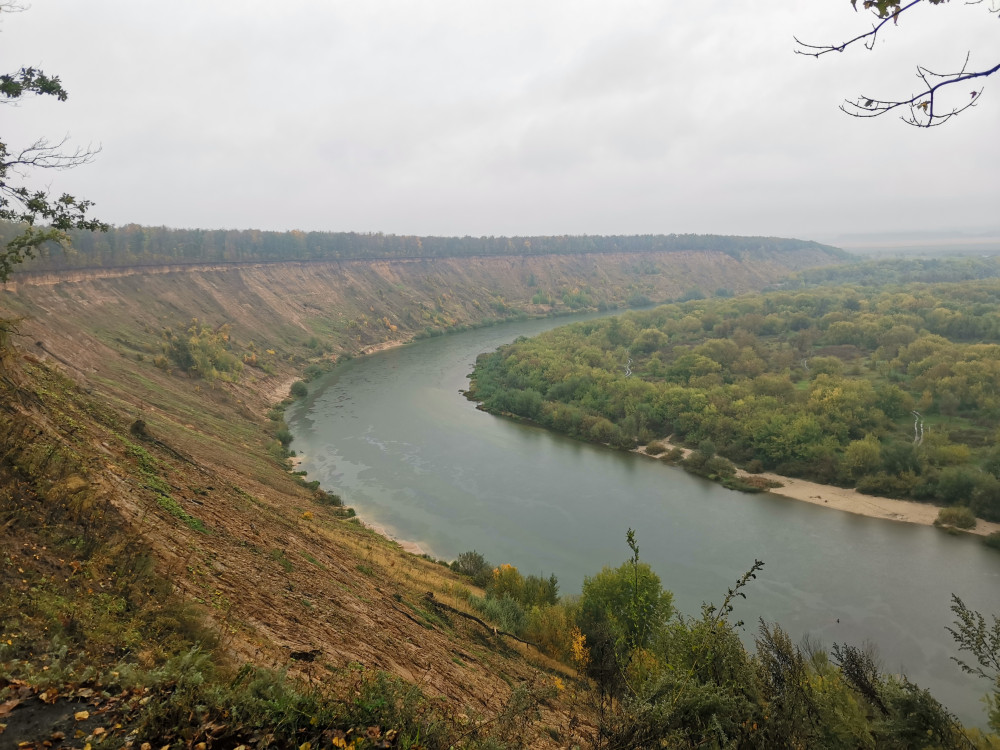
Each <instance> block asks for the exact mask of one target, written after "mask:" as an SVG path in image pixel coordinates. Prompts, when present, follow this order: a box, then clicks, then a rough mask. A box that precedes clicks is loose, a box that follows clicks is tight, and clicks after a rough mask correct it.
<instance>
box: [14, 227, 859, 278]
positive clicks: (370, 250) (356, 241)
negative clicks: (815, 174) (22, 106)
mask: <svg viewBox="0 0 1000 750" xmlns="http://www.w3.org/2000/svg"><path fill="white" fill-rule="evenodd" d="M19 230H20V227H18V226H17V225H15V224H9V223H7V224H4V223H0V246H3V245H5V244H6V243H7V242H8V241H9V240H10V239H12V238H13V237H14V236H16V234H17V233H18V232H19ZM68 234H69V237H70V242H69V245H68V251H67V252H60V251H58V250H54V249H53V248H49V251H48V252H45V253H43V254H42V257H39V258H35V259H33V260H30V261H27V262H26V263H25V264H24V266H23V270H55V269H65V268H92V267H99V268H101V267H103V268H112V267H116V266H136V265H158V264H164V263H236V262H256V261H290V260H373V259H403V258H446V257H466V256H467V257H481V256H496V255H516V256H524V255H552V254H560V255H565V254H583V253H645V252H691V251H717V252H723V253H727V254H729V255H731V256H733V257H736V258H742V257H746V256H749V257H754V256H758V255H765V254H773V253H784V252H796V251H802V250H810V249H813V250H821V251H823V252H825V253H830V254H833V255H834V256H836V257H843V258H846V257H848V255H847V253H844V252H843V251H840V250H837V249H836V248H832V247H829V246H827V245H821V244H819V243H817V242H809V241H803V240H794V239H781V238H776V237H725V236H719V235H698V234H669V235H636V236H606V237H605V236H586V235H583V236H568V235H561V236H552V237H417V236H412V235H394V234H382V233H381V232H378V233H359V232H300V231H291V232H264V231H258V230H254V229H246V230H235V229H214V230H206V229H169V228H167V227H144V226H139V225H138V224H126V225H125V226H122V227H115V228H112V229H111V230H110V231H108V232H103V233H102V232H88V231H78V230H71V231H69V233H68Z"/></svg>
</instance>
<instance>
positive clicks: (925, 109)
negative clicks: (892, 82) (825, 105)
mask: <svg viewBox="0 0 1000 750" xmlns="http://www.w3.org/2000/svg"><path fill="white" fill-rule="evenodd" d="M922 2H925V0H911V2H909V3H906V4H905V5H903V4H894V3H888V9H883V12H882V13H880V12H879V11H878V9H873V11H872V12H873V15H874V16H875V18H876V22H875V23H874V24H873V25H872V28H871V29H870V30H869V31H866V32H865V33H863V34H858V35H857V36H855V37H853V38H851V39H848V40H846V41H844V42H842V43H840V44H822V45H820V44H807V43H805V42H803V41H802V40H800V39H799V38H797V37H796V38H795V43H796V44H797V45H798V46H799V49H796V50H795V54H797V55H806V56H808V57H815V58H819V57H821V56H823V55H826V54H828V53H830V52H843V51H844V50H846V49H847V48H848V47H850V46H852V45H856V44H859V43H860V44H861V45H863V46H864V47H865V48H866V49H868V50H871V49H873V48H874V46H875V42H876V40H877V39H878V35H879V33H881V32H882V30H883V28H884V27H885V26H886V25H887V24H888V23H889V22H890V21H891V22H892V25H893V26H896V25H898V23H899V17H900V15H902V14H903V13H905V12H906V11H908V10H910V9H912V8H913V7H915V6H917V5H919V4H920V3H922ZM932 2H933V0H932ZM982 2H983V0H967V2H966V5H979V4H981V3H982ZM871 5H874V3H872V4H868V3H866V4H865V7H871ZM893 5H895V8H894V9H892V6H893ZM989 12H990V13H1000V0H992V1H991V4H990V6H989ZM969 59H970V54H966V56H965V62H964V64H963V65H962V67H961V69H959V70H958V71H957V72H953V73H935V72H934V71H932V70H930V69H928V68H925V67H923V66H919V65H918V66H917V78H919V79H920V81H921V83H922V86H921V88H920V90H919V91H918V92H917V93H915V94H913V95H912V96H910V97H909V98H907V99H879V98H877V97H873V96H864V95H862V96H859V97H858V98H857V99H854V100H853V101H851V100H848V101H845V102H844V103H843V104H841V105H840V109H841V110H842V111H843V112H846V113H847V114H849V115H851V116H852V117H859V118H867V117H878V116H880V115H884V114H886V113H887V112H892V111H894V110H897V109H903V110H904V114H903V115H902V117H901V119H902V120H903V121H904V122H906V123H907V124H909V125H913V126H915V127H921V128H930V127H934V126H937V125H943V124H944V123H946V122H947V121H948V120H950V119H951V118H952V117H954V116H955V115H957V114H960V113H961V112H964V111H965V110H967V109H969V108H970V107H974V106H975V105H976V103H977V102H978V101H979V99H980V97H981V96H982V93H983V90H984V88H983V86H978V88H975V87H974V88H972V90H970V91H969V94H968V98H965V94H964V93H963V94H956V96H955V97H951V101H952V102H954V103H951V104H946V103H944V102H942V101H941V99H942V98H944V94H945V93H946V92H947V93H949V94H952V93H954V92H955V91H956V90H955V89H949V88H948V87H951V86H955V85H956V84H961V83H966V82H969V81H973V80H976V79H979V78H987V77H989V76H991V75H993V74H994V73H996V72H998V71H1000V63H998V64H997V65H994V66H993V67H991V68H984V69H981V70H970V69H969Z"/></svg>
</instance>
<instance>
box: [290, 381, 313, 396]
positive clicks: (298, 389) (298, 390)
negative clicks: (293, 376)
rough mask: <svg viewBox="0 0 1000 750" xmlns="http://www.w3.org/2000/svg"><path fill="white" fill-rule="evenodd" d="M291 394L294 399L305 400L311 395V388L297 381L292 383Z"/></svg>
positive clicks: (303, 382)
mask: <svg viewBox="0 0 1000 750" xmlns="http://www.w3.org/2000/svg"><path fill="white" fill-rule="evenodd" d="M290 393H291V394H292V397H293V398H305V397H306V396H308V395H309V386H307V385H306V384H305V381H303V380H296V381H295V382H294V383H292V387H291V390H290Z"/></svg>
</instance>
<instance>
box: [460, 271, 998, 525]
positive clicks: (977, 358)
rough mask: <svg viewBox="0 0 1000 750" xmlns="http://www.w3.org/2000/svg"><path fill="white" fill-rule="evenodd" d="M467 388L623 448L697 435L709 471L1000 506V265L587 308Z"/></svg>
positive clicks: (494, 406)
mask: <svg viewBox="0 0 1000 750" xmlns="http://www.w3.org/2000/svg"><path fill="white" fill-rule="evenodd" d="M949 272H950V271H949ZM848 273H853V271H850V270H849V271H848ZM470 395H471V396H472V397H473V398H475V399H477V400H479V401H481V402H482V404H483V407H484V408H485V409H486V410H488V411H491V412H494V413H507V414H515V415H518V416H521V417H524V418H527V419H530V420H533V421H536V422H538V423H540V424H542V425H545V426H547V427H551V428H553V429H556V430H559V431H561V432H565V433H568V434H570V435H573V436H577V437H580V438H583V439H586V440H592V441H597V442H602V443H608V444H611V445H614V446H616V447H621V448H632V447H634V446H636V445H637V444H647V443H650V442H651V441H656V440H658V439H664V438H667V437H670V436H672V439H673V440H674V441H675V442H679V443H682V444H686V445H688V446H690V447H693V448H700V449H701V450H699V451H697V454H698V455H697V456H695V461H696V462H700V464H699V466H698V467H697V468H699V469H700V470H701V473H704V474H706V475H715V476H719V477H725V476H727V475H731V474H732V472H733V463H735V464H739V465H742V466H743V467H744V468H746V469H747V470H748V471H751V472H760V471H763V470H773V471H776V472H778V473H780V474H784V475H787V476H796V477H805V478H809V479H813V480H816V481H820V482H825V483H834V484H839V485H843V486H855V487H857V489H858V490H860V491H862V492H866V493H869V494H873V495H884V496H889V497H898V498H912V499H915V500H922V501H931V502H935V503H939V504H942V505H948V506H950V505H960V506H964V507H968V508H969V509H971V510H972V511H973V512H974V513H975V514H976V515H977V516H979V517H981V518H985V519H988V520H1000V445H998V443H997V426H996V425H997V423H998V419H1000V281H998V280H996V279H990V280H982V281H967V282H961V283H937V284H908V285H905V286H895V287H891V286H890V287H884V288H874V287H869V286H860V285H858V286H839V287H818V288H813V289H803V290H798V291H777V292H772V293H769V294H765V295H759V296H752V297H751V296H747V297H739V298H735V299H712V300H694V301H689V302H685V303H680V304H669V305H664V306H660V307H658V308H655V309H653V310H649V311H642V312H632V313H628V314H626V315H622V316H619V317H614V318H609V319H602V320H594V321H587V322H582V323H576V324H574V325H571V326H566V327H563V328H559V329H556V330H553V331H550V332H548V333H545V334H543V335H541V336H538V337H536V338H534V339H530V340H524V339H522V340H518V341H516V342H514V343H512V344H510V345H508V346H505V347H502V348H501V349H500V350H498V351H497V352H494V353H491V354H484V355H482V356H481V357H480V358H479V360H478V362H477V364H476V368H475V373H474V375H473V380H472V387H471V391H470Z"/></svg>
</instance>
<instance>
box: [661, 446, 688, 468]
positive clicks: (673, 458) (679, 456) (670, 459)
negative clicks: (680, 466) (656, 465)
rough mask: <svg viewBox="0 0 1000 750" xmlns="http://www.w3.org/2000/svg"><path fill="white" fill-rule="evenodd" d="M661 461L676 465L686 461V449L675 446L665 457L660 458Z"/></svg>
mask: <svg viewBox="0 0 1000 750" xmlns="http://www.w3.org/2000/svg"><path fill="white" fill-rule="evenodd" d="M660 460H661V461H663V462H665V463H668V464H676V463H679V462H681V461H683V460H684V449H683V448H680V447H678V446H676V445H675V446H674V447H673V448H671V449H670V450H669V451H667V452H666V454H665V455H663V456H660Z"/></svg>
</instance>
